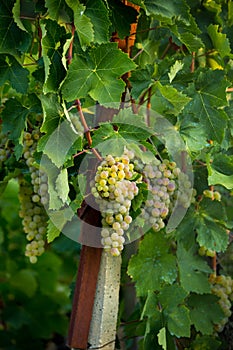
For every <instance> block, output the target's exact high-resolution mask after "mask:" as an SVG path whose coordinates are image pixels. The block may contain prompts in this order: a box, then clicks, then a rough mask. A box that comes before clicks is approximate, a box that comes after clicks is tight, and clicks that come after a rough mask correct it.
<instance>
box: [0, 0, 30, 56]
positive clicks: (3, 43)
mask: <svg viewBox="0 0 233 350" xmlns="http://www.w3.org/2000/svg"><path fill="white" fill-rule="evenodd" d="M14 2H15V1H14V0H2V1H1V2H0V23H1V26H0V53H4V54H7V53H8V54H12V55H20V54H21V51H23V50H24V51H25V49H27V48H28V46H29V45H30V35H29V34H28V33H26V32H25V31H23V30H21V29H20V28H19V27H18V26H17V24H16V23H15V22H14V18H13V14H12V9H13V5H14Z"/></svg>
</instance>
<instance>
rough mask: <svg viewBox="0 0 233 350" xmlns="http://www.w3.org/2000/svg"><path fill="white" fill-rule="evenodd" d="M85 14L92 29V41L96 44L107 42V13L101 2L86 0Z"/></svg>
mask: <svg viewBox="0 0 233 350" xmlns="http://www.w3.org/2000/svg"><path fill="white" fill-rule="evenodd" d="M85 14H86V15H87V16H88V17H89V18H90V19H91V22H92V25H93V29H94V41H95V42H96V43H98V44H101V43H104V42H107V41H109V27H110V25H111V22H110V20H109V13H108V10H107V8H106V6H105V3H104V2H103V1H102V0H101V1H99V0H88V1H87V2H86V11H85Z"/></svg>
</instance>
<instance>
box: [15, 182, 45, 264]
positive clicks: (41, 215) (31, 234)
mask: <svg viewBox="0 0 233 350" xmlns="http://www.w3.org/2000/svg"><path fill="white" fill-rule="evenodd" d="M33 196H35V194H34V192H33V187H32V185H31V184H29V183H28V182H26V180H24V179H23V178H22V177H20V178H19V202H20V217H21V218H22V219H23V220H22V224H23V230H24V232H25V233H26V238H27V240H28V241H29V243H28V244H27V245H26V251H25V255H26V256H27V257H29V260H30V262H31V263H36V262H37V257H38V256H40V255H41V254H42V253H43V252H44V245H45V242H44V240H43V235H44V234H45V233H46V231H47V220H48V218H47V215H46V212H45V209H44V207H43V206H42V205H41V203H40V202H34V201H33V200H32V198H33ZM28 208H30V212H29V209H28Z"/></svg>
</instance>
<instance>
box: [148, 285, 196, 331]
mask: <svg viewBox="0 0 233 350" xmlns="http://www.w3.org/2000/svg"><path fill="white" fill-rule="evenodd" d="M187 295H188V293H187V292H186V291H185V290H184V289H183V288H182V287H180V286H179V285H170V286H168V285H166V286H164V287H163V288H162V289H161V291H160V292H159V293H149V294H148V297H147V300H146V303H145V307H144V310H143V314H142V316H148V317H152V318H162V319H163V321H165V323H166V324H167V327H168V330H169V332H170V333H171V334H172V335H175V336H177V337H180V336H187V337H189V336H190V326H191V322H190V318H189V310H188V308H187V307H186V306H185V305H184V303H185V301H184V299H185V298H186V297H187Z"/></svg>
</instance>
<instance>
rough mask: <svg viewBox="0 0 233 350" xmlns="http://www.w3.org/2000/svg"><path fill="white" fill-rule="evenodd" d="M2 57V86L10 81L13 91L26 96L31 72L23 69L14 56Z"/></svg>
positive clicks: (0, 67)
mask: <svg viewBox="0 0 233 350" xmlns="http://www.w3.org/2000/svg"><path fill="white" fill-rule="evenodd" d="M2 56H3V55H1V56H0V86H1V85H3V84H5V83H6V82H7V81H8V82H9V83H10V84H11V86H12V88H13V89H15V90H16V91H17V92H19V93H21V94H25V93H26V92H27V89H28V81H29V80H28V74H29V71H28V70H27V69H26V68H23V67H22V66H21V65H20V64H19V63H18V61H16V59H15V58H14V57H13V56H6V57H2Z"/></svg>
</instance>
